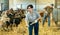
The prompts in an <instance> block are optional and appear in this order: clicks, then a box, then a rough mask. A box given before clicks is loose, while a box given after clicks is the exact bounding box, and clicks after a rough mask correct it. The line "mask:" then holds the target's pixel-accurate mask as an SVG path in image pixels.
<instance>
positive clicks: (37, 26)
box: [29, 22, 39, 35]
mask: <svg viewBox="0 0 60 35" xmlns="http://www.w3.org/2000/svg"><path fill="white" fill-rule="evenodd" d="M30 24H31V22H30V23H29V35H32V30H33V27H34V34H35V35H38V29H39V24H38V22H36V23H35V24H33V25H30Z"/></svg>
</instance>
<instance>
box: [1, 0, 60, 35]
mask: <svg viewBox="0 0 60 35" xmlns="http://www.w3.org/2000/svg"><path fill="white" fill-rule="evenodd" d="M51 4H53V5H52V6H53V7H51V8H50V9H52V12H51V13H50V14H48V15H47V16H49V17H50V26H49V18H48V17H47V18H46V20H45V22H44V26H43V19H44V15H45V12H48V11H50V10H48V11H47V10H46V11H45V10H44V9H45V7H49V6H51ZM28 5H33V10H34V11H36V12H37V13H38V14H39V15H40V19H39V20H38V23H39V26H38V27H39V28H38V29H39V30H38V35H60V0H0V35H29V27H28V26H27V25H26V15H27V14H28V11H27V10H28V9H27V6H28ZM11 13H12V15H11ZM29 17H30V16H29ZM33 19H34V18H33ZM33 25H34V24H33ZM34 29H35V28H34V27H33V30H32V35H35V34H34V32H35V30H34Z"/></svg>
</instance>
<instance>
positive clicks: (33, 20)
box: [26, 5, 40, 35]
mask: <svg viewBox="0 0 60 35" xmlns="http://www.w3.org/2000/svg"><path fill="white" fill-rule="evenodd" d="M27 10H28V13H27V15H26V25H27V26H28V29H29V35H32V30H33V27H34V33H35V35H38V29H39V23H38V20H39V17H40V15H39V14H38V13H37V12H34V10H33V5H28V6H27Z"/></svg>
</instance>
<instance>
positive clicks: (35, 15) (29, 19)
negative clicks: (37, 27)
mask: <svg viewBox="0 0 60 35" xmlns="http://www.w3.org/2000/svg"><path fill="white" fill-rule="evenodd" d="M39 17H40V15H39V13H37V12H32V14H30V13H29V12H28V13H27V14H26V21H27V23H29V22H33V21H35V20H36V19H38V18H39Z"/></svg>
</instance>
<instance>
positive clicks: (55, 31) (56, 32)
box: [0, 19, 60, 35]
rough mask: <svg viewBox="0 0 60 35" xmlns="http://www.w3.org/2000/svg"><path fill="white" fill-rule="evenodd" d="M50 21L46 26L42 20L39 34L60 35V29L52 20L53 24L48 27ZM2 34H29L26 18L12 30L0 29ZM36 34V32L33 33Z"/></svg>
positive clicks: (0, 34)
mask: <svg viewBox="0 0 60 35" xmlns="http://www.w3.org/2000/svg"><path fill="white" fill-rule="evenodd" d="M47 23H48V22H45V25H44V27H43V26H42V22H39V35H60V29H59V27H57V26H56V25H55V23H54V22H53V21H51V26H50V27H48V24H47ZM0 35H28V28H27V27H26V24H25V21H24V19H23V20H22V22H21V24H20V25H19V26H18V28H16V27H13V30H11V31H9V32H8V31H0ZM33 35H34V34H33Z"/></svg>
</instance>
